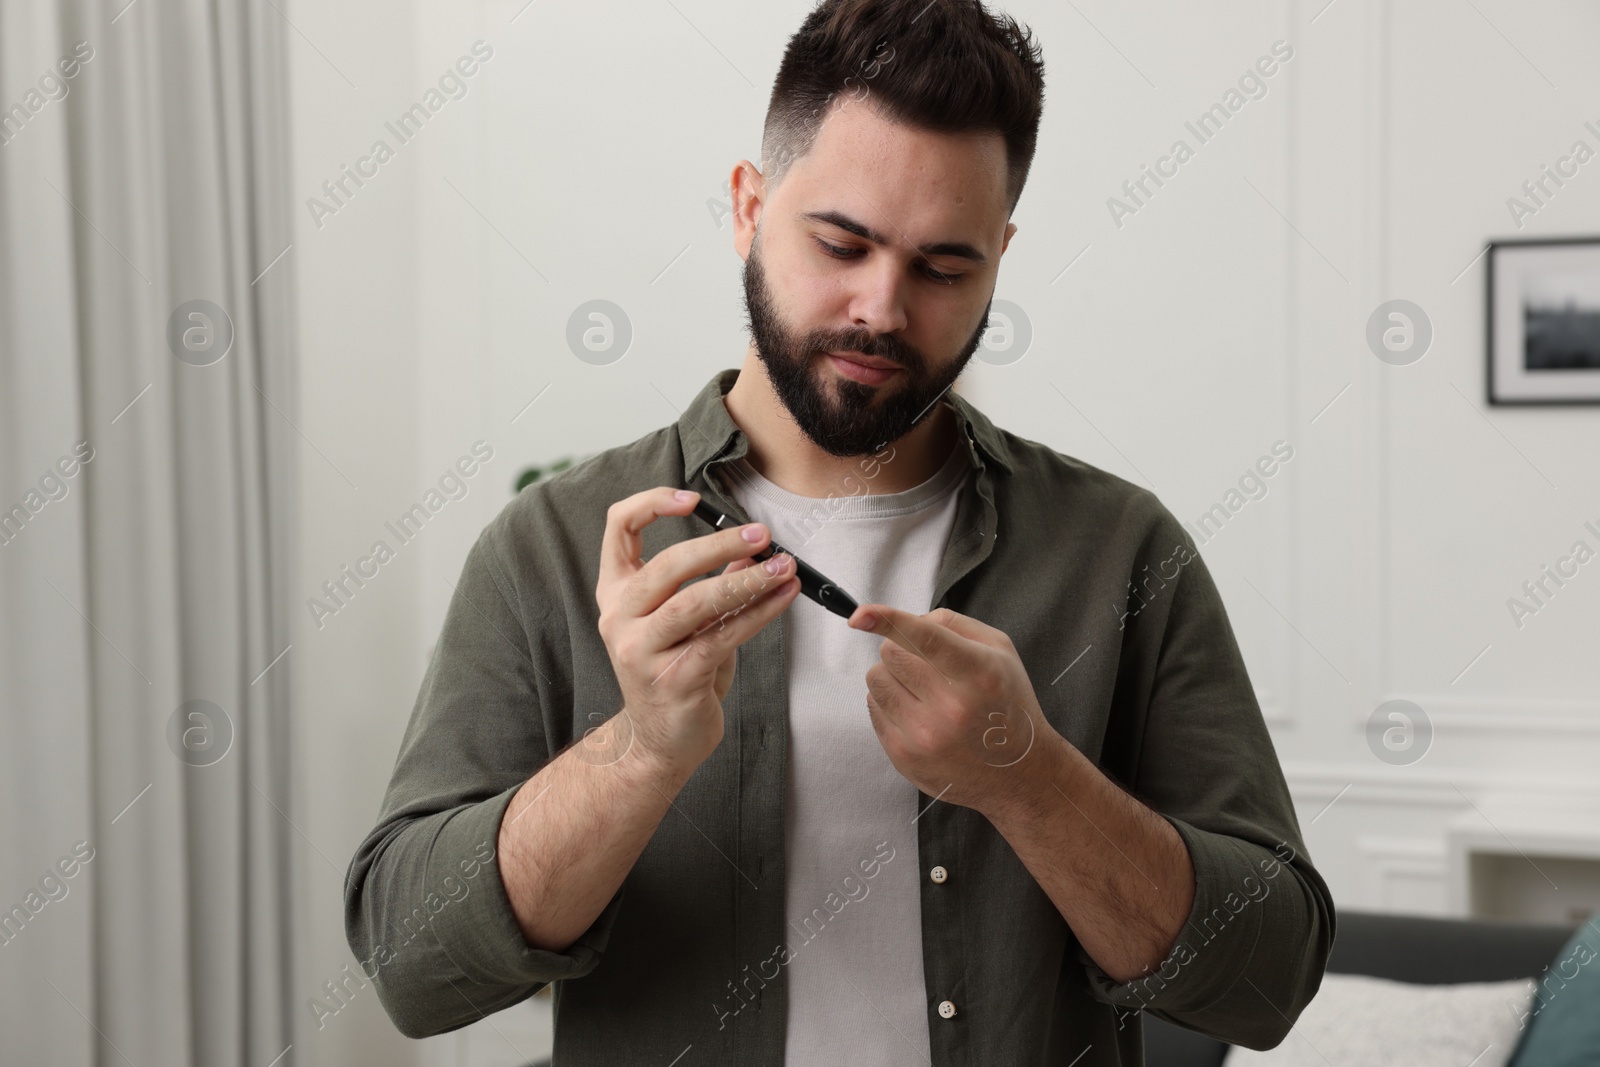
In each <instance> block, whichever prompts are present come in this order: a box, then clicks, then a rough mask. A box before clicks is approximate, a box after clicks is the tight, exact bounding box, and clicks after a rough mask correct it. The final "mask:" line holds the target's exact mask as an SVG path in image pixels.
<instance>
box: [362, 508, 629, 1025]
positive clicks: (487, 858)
mask: <svg viewBox="0 0 1600 1067" xmlns="http://www.w3.org/2000/svg"><path fill="white" fill-rule="evenodd" d="M503 518H504V516H502V519H503ZM503 535H504V526H503V523H502V522H501V521H500V520H497V522H496V523H495V524H491V526H490V527H489V528H488V529H486V530H485V531H484V534H483V535H482V536H480V538H479V540H478V542H477V543H476V544H475V545H474V546H473V548H472V550H471V551H470V552H469V553H468V557H467V560H466V563H465V565H464V567H463V570H462V574H461V579H460V582H459V584H458V585H457V586H456V590H455V594H454V596H453V597H452V599H451V602H450V607H449V609H448V612H447V615H446V618H445V622H444V626H443V628H442V630H441V633H440V637H439V641H438V644H437V645H436V646H435V650H434V654H433V658H432V660H431V661H430V663H429V666H428V670H427V673H426V674H425V676H424V678H423V682H422V687H421V691H420V693H419V694H418V697H417V702H416V705H415V707H414V709H413V711H412V715H411V720H410V722H409V724H408V726H407V728H406V732H405V735H404V739H403V740H402V743H401V747H400V753H399V757H398V758H397V760H396V763H395V770H394V774H393V776H392V778H391V780H390V784H389V789H388V792H387V793H386V795H385V797H384V801H383V807H382V811H381V812H380V814H379V818H378V821H377V825H376V826H375V828H374V829H373V830H372V832H371V833H370V834H368V835H367V837H366V839H365V840H364V841H363V842H362V843H361V845H360V847H359V848H358V849H357V850H356V854H355V857H354V859H353V860H352V861H351V864H350V868H349V872H348V876H347V878H346V882H345V933H346V938H347V940H348V941H349V945H350V949H351V951H352V952H354V953H355V956H356V959H357V961H358V963H359V964H360V967H361V971H362V974H363V975H364V976H365V977H366V978H367V979H368V980H369V981H371V982H372V983H373V985H374V986H375V987H376V990H377V994H378V998H379V1000H380V1001H381V1003H382V1004H383V1007H384V1010H385V1011H386V1012H388V1014H389V1017H390V1018H391V1019H392V1020H393V1022H394V1024H395V1026H396V1027H397V1028H398V1029H399V1030H400V1032H401V1033H403V1034H405V1035H406V1036H408V1037H427V1036H431V1035H434V1034H439V1033H444V1032H446V1031H449V1030H454V1029H457V1028H459V1027H462V1026H465V1025H467V1024H469V1023H472V1022H476V1021H477V1020H478V1019H480V1018H482V1017H483V1016H486V1015H489V1014H491V1013H492V1012H495V1011H498V1010H500V1009H502V1008H506V1007H509V1006H510V1005H512V1004H515V1003H517V1002H518V1001H520V1000H523V999H524V998H526V997H528V996H530V995H532V994H533V993H535V992H537V991H538V990H539V989H540V988H541V987H542V986H544V985H545V984H547V983H549V982H553V981H557V980H561V979H568V978H579V977H582V976H584V975H586V974H588V973H589V972H590V971H592V970H593V969H594V967H595V966H596V965H597V964H598V962H599V959H600V956H601V954H602V953H603V952H604V950H605V946H606V942H607V939H608V938H609V936H610V932H611V929H612V927H613V925H614V924H615V921H616V916H617V912H618V909H619V908H620V906H621V902H622V897H623V893H624V889H623V888H619V889H618V890H617V892H616V894H615V895H613V897H612V899H611V900H610V902H609V903H608V904H607V905H606V907H605V909H604V910H603V911H602V912H601V914H600V915H599V916H598V917H597V918H596V919H595V921H594V922H593V923H592V924H591V925H590V927H589V929H588V930H586V931H585V932H584V933H583V934H582V935H581V936H580V937H579V938H578V939H577V940H576V941H575V942H574V943H573V944H572V945H570V946H568V947H567V949H566V950H565V951H562V952H555V951H549V950H545V949H537V948H534V947H532V946H530V945H529V944H528V943H527V942H526V940H525V939H524V938H523V936H522V932H521V929H520V928H519V926H518V925H517V921H516V916H515V913H514V912H513V911H512V908H511V902H510V900H509V898H508V897H507V896H506V891H505V885H504V883H503V882H502V880H501V877H500V869H499V866H498V863H497V847H498V841H499V830H500V823H501V819H502V818H503V816H504V814H505V811H506V808H507V806H508V805H509V804H510V802H511V798H512V797H513V795H514V794H515V793H516V791H517V789H518V788H519V787H520V786H521V784H522V783H523V782H525V781H526V780H527V779H528V778H529V777H531V776H532V775H533V774H534V773H536V772H537V771H538V770H539V769H540V768H541V767H542V766H544V764H545V763H546V762H547V761H548V760H549V759H550V757H551V747H552V741H559V740H560V738H559V737H553V736H552V734H553V730H552V728H551V727H552V720H550V719H548V718H546V716H545V713H544V711H543V708H544V707H547V706H548V705H549V704H550V703H559V701H560V699H561V696H560V694H561V692H562V685H563V684H565V683H564V681H563V680H561V679H560V678H559V677H558V675H559V673H560V672H559V671H558V669H557V664H556V657H555V656H554V655H553V654H552V650H553V649H555V648H559V647H560V645H561V642H562V640H563V638H562V636H561V635H560V634H548V633H544V632H543V631H542V629H541V623H542V622H543V621H544V620H545V619H547V618H548V619H549V620H550V622H551V625H559V623H558V621H557V620H556V618H555V617H556V616H559V615H560V613H559V612H549V611H548V609H547V606H543V605H538V604H534V605H532V610H531V611H529V612H527V613H524V611H522V610H519V607H518V606H517V605H519V604H520V603H521V602H522V600H521V598H518V597H517V596H516V591H515V590H513V589H511V588H510V586H509V583H508V582H507V581H506V578H505V571H504V570H503V569H502V568H501V567H500V566H499V565H498V564H497V562H496V548H495V543H496V539H497V537H500V536H503ZM530 616H531V617H532V618H534V619H535V620H536V621H535V622H534V623H531V624H530V623H529V621H528V619H529V617H530Z"/></svg>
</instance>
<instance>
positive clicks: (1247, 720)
mask: <svg viewBox="0 0 1600 1067" xmlns="http://www.w3.org/2000/svg"><path fill="white" fill-rule="evenodd" d="M1160 512H1161V519H1160V521H1158V522H1157V523H1156V524H1155V527H1154V531H1155V532H1154V533H1153V534H1152V536H1151V537H1150V538H1149V539H1148V541H1147V542H1146V545H1145V547H1144V551H1143V552H1142V553H1141V558H1140V559H1139V561H1138V563H1137V564H1136V570H1142V566H1143V564H1146V563H1148V564H1149V566H1150V569H1151V571H1152V572H1154V573H1158V574H1160V575H1161V576H1162V577H1163V578H1165V577H1166V576H1167V575H1171V574H1173V569H1174V568H1176V574H1175V575H1174V576H1173V577H1171V578H1170V580H1167V581H1166V582H1165V584H1164V585H1163V586H1162V587H1161V588H1159V589H1154V588H1152V587H1150V586H1147V587H1146V589H1147V593H1146V595H1147V602H1146V603H1145V604H1144V605H1143V606H1142V607H1141V610H1140V611H1139V612H1138V614H1137V615H1136V616H1133V617H1132V618H1131V622H1130V624H1129V627H1128V630H1129V632H1128V634H1127V636H1126V638H1125V642H1124V656H1125V657H1126V660H1125V662H1127V663H1129V664H1133V665H1135V666H1134V667H1133V668H1132V669H1131V670H1130V671H1129V672H1128V674H1127V676H1126V679H1125V684H1126V686H1127V689H1126V690H1125V691H1124V692H1123V693H1122V694H1120V695H1121V697H1122V698H1123V710H1124V712H1126V715H1125V719H1124V722H1125V723H1126V724H1127V725H1126V727H1125V728H1124V730H1123V731H1122V733H1121V734H1120V735H1119V737H1117V738H1116V739H1115V740H1114V742H1113V744H1112V746H1111V747H1112V748H1113V750H1114V751H1113V753H1112V759H1113V760H1114V761H1118V762H1120V763H1121V766H1120V767H1117V768H1115V769H1117V770H1120V771H1121V772H1122V773H1121V774H1119V777H1123V781H1124V784H1125V785H1127V786H1128V788H1129V789H1130V790H1132V791H1133V793H1134V794H1135V795H1136V796H1138V797H1139V798H1140V799H1141V800H1142V801H1143V802H1144V803H1145V804H1147V805H1149V806H1150V807H1151V808H1152V809H1153V810H1155V811H1156V812H1158V813H1160V814H1161V815H1162V816H1163V817H1164V818H1166V819H1167V821H1168V822H1169V823H1171V824H1172V826H1173V828H1174V829H1175V830H1176V831H1177V833H1178V835H1179V837H1180V838H1182V840H1183V843H1184V845H1185V847H1186V848H1187V849H1188V852H1189V857H1190V860H1191V862H1192V865H1193V868H1194V903H1193V906H1192V908H1191V910H1190V913H1189V916H1188V919H1187V920H1186V921H1185V923H1184V925H1183V928H1182V929H1181V931H1180V932H1179V934H1178V936H1177V937H1176V939H1175V941H1174V943H1173V945H1172V947H1171V949H1170V951H1169V953H1168V954H1167V956H1166V957H1165V959H1163V961H1162V962H1161V964H1159V965H1158V966H1157V967H1156V968H1154V969H1153V970H1152V971H1151V972H1150V973H1148V974H1146V975H1143V976H1140V977H1138V978H1134V979H1132V980H1130V981H1127V982H1121V983H1119V982H1116V981H1114V980H1113V979H1111V978H1110V977H1109V976H1107V975H1106V974H1105V972H1104V971H1103V970H1101V969H1100V968H1099V967H1098V966H1097V965H1096V964H1095V963H1094V961H1093V960H1092V959H1090V958H1089V957H1088V956H1087V954H1085V953H1083V951H1082V949H1081V948H1080V949H1079V951H1078V955H1079V959H1080V961H1081V962H1082V963H1083V965H1084V966H1085V967H1086V968H1087V970H1088V972H1089V980H1090V982H1089V984H1090V991H1091V993H1092V994H1093V995H1094V996H1095V997H1096V998H1097V999H1099V1000H1101V1001H1103V1002H1106V1003H1109V1004H1112V1005H1115V1006H1117V1007H1118V1008H1119V1009H1123V1010H1125V1011H1140V1010H1143V1011H1149V1012H1151V1013H1152V1014H1154V1015H1156V1016H1158V1017H1160V1018H1163V1019H1166V1020H1168V1021H1170V1022H1174V1023H1177V1024H1179V1025H1181V1026H1186V1027H1189V1028H1190V1029H1193V1030H1197V1031H1199V1032H1201V1033H1204V1034H1207V1035H1208V1036H1211V1037H1214V1038H1217V1039H1219V1040H1223V1041H1227V1042H1229V1043H1231V1044H1236V1045H1244V1046H1246V1047H1249V1048H1257V1049H1261V1048H1270V1047H1272V1046H1274V1045H1276V1044H1278V1043H1279V1042H1280V1041H1282V1040H1283V1038H1284V1037H1285V1036H1286V1035H1287V1034H1288V1032H1289V1030H1290V1028H1291V1026H1292V1025H1293V1023H1294V1021H1295V1019H1297V1018H1298V1017H1299V1015H1300V1012H1301V1010H1302V1009H1304V1007H1305V1006H1306V1004H1308V1003H1309V1002H1310V1000H1311V998H1312V997H1313V996H1314V995H1315V994H1316V991H1317V989H1318V988H1319V986H1320V984H1321V981H1322V974H1323V970H1324V968H1325V967H1326V964H1327V958H1328V953H1329V951H1330V950H1331V948H1332V945H1333V937H1334V930H1335V915H1334V909H1333V901H1332V896H1331V894H1330V893H1329V891H1328V888H1327V885H1326V883H1324V881H1323V880H1322V877H1321V876H1320V875H1319V874H1318V873H1317V871H1316V869H1315V868H1314V867H1313V866H1312V865H1311V861H1310V857H1309V856H1308V855H1307V853H1306V848H1305V845H1304V843H1303V841H1302V839H1301V836H1300V829H1299V823H1298V821H1297V819H1296V817H1295V812H1294V806H1293V803H1292V801H1291V799H1290V796H1289V790H1288V785H1287V783H1286V782H1285V781H1284V777H1283V771H1282V768H1281V767H1280V766H1279V764H1278V759H1277V755H1276V753H1275V751H1274V749H1273V745H1272V739H1271V736H1270V734H1269V733H1268V731H1267V727H1266V723H1265V721H1264V719H1263V718H1262V715H1261V709H1260V705H1259V703H1258V701H1257V699H1256V696H1255V691H1254V688H1253V687H1252V686H1251V684H1250V680H1249V677H1248V674H1247V673H1246V670H1245V665H1244V660H1243V657H1242V656H1241V655H1240V652H1239V648H1238V643H1237V640H1236V638H1235V636H1234V633H1233V629H1232V627H1231V625H1230V624H1229V622H1228V617H1227V613H1226V611H1225V609H1224V607H1223V603H1222V598H1221V596H1220V594H1219V593H1218V591H1217V588H1216V585H1215V583H1214V582H1213V580H1212V578H1211V574H1210V572H1209V571H1208V569H1207V568H1206V565H1205V562H1204V561H1203V560H1202V559H1201V558H1200V556H1199V554H1198V552H1197V551H1195V549H1194V547H1193V542H1192V541H1191V540H1190V539H1189V538H1188V536H1187V535H1186V534H1185V532H1184V531H1183V529H1182V527H1181V525H1180V524H1179V523H1178V522H1177V521H1176V520H1175V519H1173V518H1172V516H1171V515H1170V513H1168V512H1167V511H1166V509H1165V508H1161V509H1160ZM1169 560H1170V561H1171V562H1168V563H1166V567H1165V569H1163V568H1162V567H1161V564H1162V563H1163V562H1164V561H1169Z"/></svg>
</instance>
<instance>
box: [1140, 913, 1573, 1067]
mask: <svg viewBox="0 0 1600 1067" xmlns="http://www.w3.org/2000/svg"><path fill="white" fill-rule="evenodd" d="M1573 933H1574V929H1573V928H1572V927H1566V926H1546V925H1538V924H1531V923H1506V922H1486V921H1481V920H1466V919H1426V918H1421V917H1417V916H1410V915H1377V914H1372V913H1365V912H1352V911H1343V910H1341V911H1340V912H1339V916H1338V931H1337V936H1336V937H1335V938H1334V944H1333V952H1332V953H1331V955H1330V956H1329V957H1328V971H1329V972H1330V973H1332V974H1365V975H1371V976H1372V977H1374V978H1389V979H1392V980H1394V981H1397V982H1417V983H1420V984H1426V985H1445V984H1448V983H1451V982H1500V981H1506V980H1508V979H1512V978H1531V977H1534V976H1535V975H1538V974H1539V973H1540V972H1542V971H1543V970H1544V969H1545V968H1546V967H1548V966H1549V965H1550V964H1551V962H1552V961H1554V960H1555V958H1556V953H1558V952H1559V951H1560V950H1561V947H1562V946H1563V945H1565V944H1566V943H1567V940H1568V939H1569V938H1571V937H1572V935H1573ZM1144 1040H1145V1064H1146V1067H1218V1065H1220V1064H1221V1063H1222V1058H1223V1057H1224V1056H1225V1055H1226V1054H1227V1052H1228V1045H1227V1044H1226V1043H1224V1042H1221V1041H1217V1040H1214V1039H1213V1038H1209V1037H1206V1036H1205V1035H1203V1034H1197V1033H1195V1032H1194V1031H1192V1030H1186V1029H1184V1028H1182V1027H1179V1026H1174V1025H1172V1024H1171V1023H1168V1022H1164V1021H1162V1020H1161V1019H1157V1018H1155V1017H1153V1016H1151V1015H1148V1014H1146V1015H1145V1017H1144Z"/></svg>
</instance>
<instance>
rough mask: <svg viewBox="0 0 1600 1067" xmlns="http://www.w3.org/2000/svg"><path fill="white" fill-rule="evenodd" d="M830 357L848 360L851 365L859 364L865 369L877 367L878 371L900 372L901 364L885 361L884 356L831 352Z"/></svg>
mask: <svg viewBox="0 0 1600 1067" xmlns="http://www.w3.org/2000/svg"><path fill="white" fill-rule="evenodd" d="M828 355H830V356H833V357H834V358H835V359H848V360H849V361H850V362H851V363H859V364H861V365H862V366H863V367H875V368H877V369H878V370H899V369H900V364H898V363H896V362H894V361H893V360H889V359H884V358H883V357H882V356H868V355H863V354H862V353H860V352H829V353H828Z"/></svg>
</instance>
